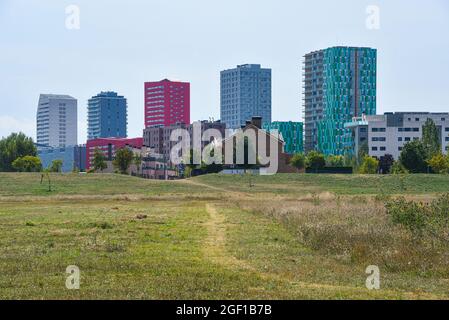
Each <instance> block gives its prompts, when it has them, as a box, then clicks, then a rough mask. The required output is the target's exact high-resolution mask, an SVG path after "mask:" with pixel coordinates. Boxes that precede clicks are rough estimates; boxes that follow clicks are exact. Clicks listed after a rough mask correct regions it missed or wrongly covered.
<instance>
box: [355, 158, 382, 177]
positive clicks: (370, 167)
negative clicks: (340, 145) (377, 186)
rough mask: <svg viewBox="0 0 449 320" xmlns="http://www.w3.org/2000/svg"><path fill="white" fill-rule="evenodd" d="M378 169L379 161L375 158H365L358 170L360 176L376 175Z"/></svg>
mask: <svg viewBox="0 0 449 320" xmlns="http://www.w3.org/2000/svg"><path fill="white" fill-rule="evenodd" d="M378 168H379V160H377V159H376V158H373V157H370V156H365V157H364V158H363V161H362V164H361V165H360V168H359V173H361V174H376V173H377V170H378Z"/></svg>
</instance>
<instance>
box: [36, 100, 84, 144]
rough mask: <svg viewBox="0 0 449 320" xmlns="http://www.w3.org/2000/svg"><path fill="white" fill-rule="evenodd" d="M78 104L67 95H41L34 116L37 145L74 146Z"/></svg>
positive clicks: (76, 131) (76, 134)
mask: <svg viewBox="0 0 449 320" xmlns="http://www.w3.org/2000/svg"><path fill="white" fill-rule="evenodd" d="M77 136H78V102H77V100H76V99H75V98H73V97H71V96H68V95H58V94H41V95H40V96H39V105H38V107H37V114H36V138H37V139H36V140H37V144H38V145H41V146H47V147H56V148H57V147H65V146H74V145H76V144H77V139H78V137H77Z"/></svg>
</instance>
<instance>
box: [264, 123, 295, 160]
mask: <svg viewBox="0 0 449 320" xmlns="http://www.w3.org/2000/svg"><path fill="white" fill-rule="evenodd" d="M263 129H264V130H267V131H268V132H270V131H272V130H277V131H278V133H279V136H280V137H281V139H282V140H283V141H284V143H285V144H284V152H286V153H288V154H295V153H302V152H304V144H303V139H304V138H303V136H304V131H303V123H302V122H293V121H274V122H272V123H270V124H265V125H264V126H263Z"/></svg>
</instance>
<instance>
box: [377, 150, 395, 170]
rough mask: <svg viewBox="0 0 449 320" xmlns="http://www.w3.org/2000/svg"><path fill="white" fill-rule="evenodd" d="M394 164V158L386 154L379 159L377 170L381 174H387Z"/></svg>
mask: <svg viewBox="0 0 449 320" xmlns="http://www.w3.org/2000/svg"><path fill="white" fill-rule="evenodd" d="M393 163H394V158H393V156H392V155H391V154H386V155H384V156H382V157H380V160H379V170H380V173H382V174H388V173H390V171H391V166H392V165H393Z"/></svg>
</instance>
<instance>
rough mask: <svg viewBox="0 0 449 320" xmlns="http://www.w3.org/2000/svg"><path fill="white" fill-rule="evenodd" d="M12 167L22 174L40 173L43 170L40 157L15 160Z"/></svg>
mask: <svg viewBox="0 0 449 320" xmlns="http://www.w3.org/2000/svg"><path fill="white" fill-rule="evenodd" d="M12 167H13V168H14V169H16V170H17V171H20V172H39V171H41V170H42V163H41V160H40V159H39V158H38V157H34V156H25V157H21V158H17V159H16V160H14V161H13V163H12Z"/></svg>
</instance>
